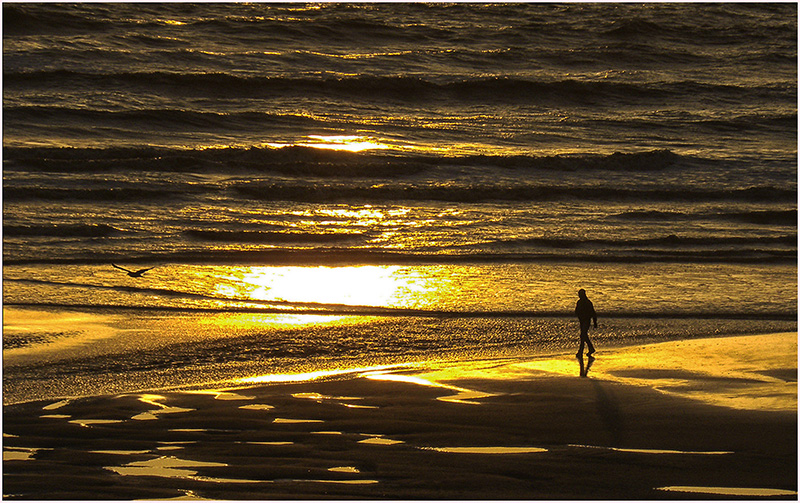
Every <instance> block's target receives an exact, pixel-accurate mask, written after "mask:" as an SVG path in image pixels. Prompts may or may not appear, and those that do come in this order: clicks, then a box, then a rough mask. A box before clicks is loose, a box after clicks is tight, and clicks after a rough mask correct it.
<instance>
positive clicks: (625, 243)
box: [495, 234, 797, 253]
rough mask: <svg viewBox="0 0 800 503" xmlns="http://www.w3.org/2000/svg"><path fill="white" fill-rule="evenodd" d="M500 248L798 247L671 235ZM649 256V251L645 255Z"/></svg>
mask: <svg viewBox="0 0 800 503" xmlns="http://www.w3.org/2000/svg"><path fill="white" fill-rule="evenodd" d="M495 243H496V244H500V245H512V246H519V245H526V246H539V247H546V248H594V247H602V248H628V249H635V248H636V247H639V246H648V247H649V246H654V247H668V248H680V247H715V248H719V247H726V246H751V247H753V246H765V245H767V246H768V245H785V246H795V245H797V235H796V234H792V235H785V236H774V237H717V236H713V237H692V236H678V235H675V234H670V235H668V236H663V237H655V238H636V239H570V238H521V239H510V240H501V241H496V242H495ZM648 253H649V252H648Z"/></svg>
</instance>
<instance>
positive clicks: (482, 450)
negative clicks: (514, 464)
mask: <svg viewBox="0 0 800 503" xmlns="http://www.w3.org/2000/svg"><path fill="white" fill-rule="evenodd" d="M420 449H423V450H426V451H437V452H449V453H453V454H531V453H537V452H547V449H543V448H541V447H420Z"/></svg>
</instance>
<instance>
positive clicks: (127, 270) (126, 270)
mask: <svg viewBox="0 0 800 503" xmlns="http://www.w3.org/2000/svg"><path fill="white" fill-rule="evenodd" d="M111 265H113V266H114V267H116V268H117V269H122V270H123V271H125V272H133V271H131V270H130V269H125V268H124V267H120V266H118V265H117V264H115V263H113V262H112V263H111Z"/></svg>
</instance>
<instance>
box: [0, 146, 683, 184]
mask: <svg viewBox="0 0 800 503" xmlns="http://www.w3.org/2000/svg"><path fill="white" fill-rule="evenodd" d="M3 155H4V159H5V163H4V164H5V169H7V170H15V169H21V170H26V171H48V172H64V173H75V172H91V173H102V172H119V171H120V170H121V169H128V170H134V171H142V172H159V173H162V172H171V171H173V172H187V171H188V172H214V173H236V172H257V173H258V172H275V173H281V174H288V175H296V176H327V177H337V178H352V177H356V178H357V177H369V178H374V177H403V176H410V175H416V174H419V173H422V172H424V171H426V170H430V169H435V168H437V167H441V166H478V167H488V168H503V169H513V170H544V171H559V172H561V171H568V172H573V171H587V170H609V171H637V172H649V171H659V170H663V169H665V168H669V167H670V166H673V165H675V164H678V163H681V162H684V161H685V162H692V159H691V158H689V157H684V156H680V155H678V154H675V153H673V152H671V151H669V150H651V151H643V152H634V153H620V152H616V153H613V154H610V155H602V154H581V155H568V154H564V155H554V156H535V155H464V156H452V157H450V156H435V155H424V154H402V155H401V154H396V153H391V154H381V153H374V152H358V153H356V152H347V151H336V150H328V149H320V148H313V147H305V146H288V147H282V148H271V147H249V148H248V147H241V148H208V149H195V150H190V149H169V148H153V147H141V148H108V149H99V148H53V147H34V148H15V147H5V148H4V149H3Z"/></svg>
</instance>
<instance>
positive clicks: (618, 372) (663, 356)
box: [4, 333, 797, 500]
mask: <svg viewBox="0 0 800 503" xmlns="http://www.w3.org/2000/svg"><path fill="white" fill-rule="evenodd" d="M796 343H797V334H796V333H782V334H764V335H752V336H737V337H728V338H709V339H695V340H681V341H671V342H662V343H655V344H647V345H641V346H630V347H623V348H614V349H608V350H600V351H598V353H597V358H596V359H595V360H594V362H592V365H591V366H590V367H589V369H588V376H587V377H581V375H580V371H581V365H580V364H579V361H578V360H577V359H576V358H575V357H574V355H573V356H572V357H571V358H570V357H569V356H568V355H563V354H562V355H555V356H553V355H551V356H542V357H533V358H529V359H522V358H512V359H485V360H477V361H476V360H473V361H458V362H441V363H434V364H418V365H417V366H413V365H409V366H406V367H402V368H392V367H389V368H367V369H360V370H358V369H357V370H355V371H351V372H349V373H347V374H343V375H338V376H337V375H318V376H314V375H301V376H297V375H294V376H292V375H285V376H262V377H261V378H260V379H259V378H253V379H250V380H249V381H246V382H239V383H237V384H236V385H233V386H227V385H226V386H221V387H217V388H214V389H205V390H200V389H198V390H183V391H181V390H174V389H173V390H162V391H157V392H151V393H125V394H120V395H106V396H96V397H85V398H79V399H68V400H59V401H52V400H51V401H34V402H26V403H21V404H16V405H13V406H6V407H4V492H5V494H4V496H5V497H6V498H8V499H120V498H122V499H133V498H183V499H204V498H209V499H322V498H336V499H359V498H370V499H374V498H389V499H430V498H435V499H682V498H689V499H698V498H719V497H741V498H752V497H754V496H755V497H759V498H760V497H769V498H779V499H792V500H796V498H797V493H796V491H797V450H796V448H797V391H796V390H797V369H796V367H797V364H796V362H797V344H796ZM732 348H737V349H732ZM756 348H760V349H758V351H755V349H756ZM787 348H788V350H787ZM720 349H725V351H720ZM670 354H671V355H672V356H671V359H669V358H667V356H668V355H670ZM710 362H714V365H713V366H712V365H710ZM587 366H588V361H585V362H584V366H583V369H582V370H583V371H584V372H585V371H586V367H587ZM313 377H318V379H312V378H313ZM765 400H766V401H765ZM767 403H768V405H769V407H766V408H765V404H767ZM754 431H758V435H753V432H754ZM143 481H146V482H143ZM720 488H721V489H720ZM687 491H688V492H687ZM714 491H717V492H714ZM720 491H722V492H720ZM759 491H761V492H759Z"/></svg>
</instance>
